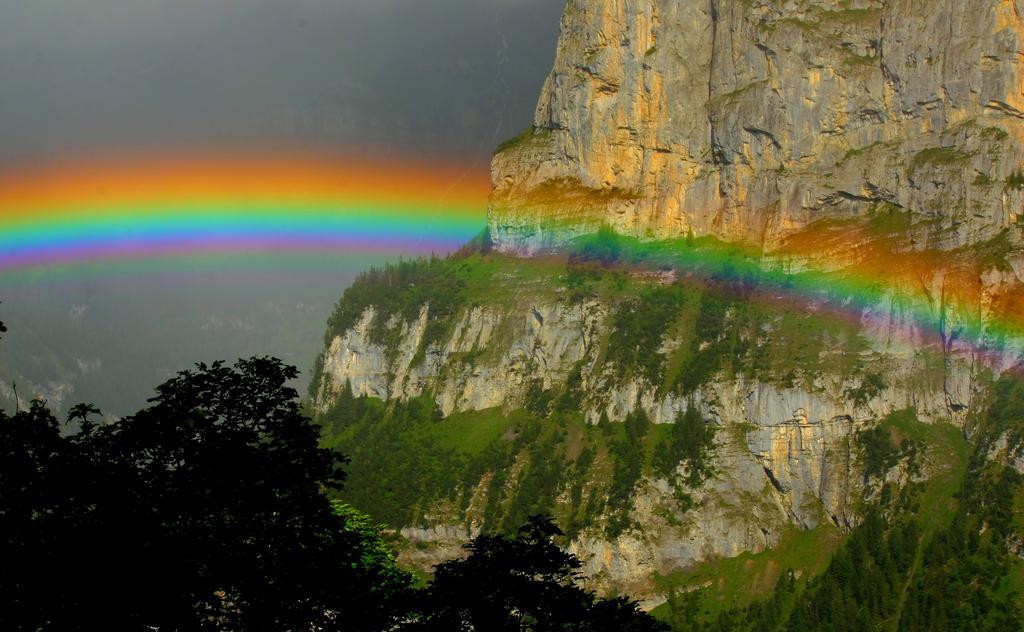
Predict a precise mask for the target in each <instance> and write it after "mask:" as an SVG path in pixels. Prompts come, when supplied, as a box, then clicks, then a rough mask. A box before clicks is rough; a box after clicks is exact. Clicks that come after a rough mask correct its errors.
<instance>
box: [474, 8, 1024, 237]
mask: <svg viewBox="0 0 1024 632" xmlns="http://www.w3.org/2000/svg"><path fill="white" fill-rule="evenodd" d="M1022 10H1024V2H1021V1H1020V0H971V1H970V2H964V1H963V0H934V1H930V2H920V1H918V0H787V1H784V2H778V1H776V0H703V1H700V2H691V1H683V0H615V1H614V2H612V1H611V0H603V1H596V2H595V1H593V0H570V1H569V2H568V3H567V6H566V9H565V13H564V16H563V18H562V27H561V30H562V32H561V39H560V41H559V44H558V51H557V56H556V60H555V65H554V69H553V70H552V72H551V74H550V76H549V77H548V79H547V81H546V83H545V85H544V89H543V92H542V94H541V97H540V99H539V102H538V105H537V112H536V116H535V120H534V125H535V130H534V132H533V133H532V134H528V135H527V137H526V138H524V139H522V140H521V141H520V142H518V143H517V144H515V145H514V146H512V147H510V148H508V149H506V150H504V151H502V152H500V153H498V154H497V155H496V156H495V158H494V161H493V165H492V177H493V187H494V193H493V197H492V204H491V210H490V217H489V225H490V230H491V234H492V237H493V238H494V240H495V243H496V244H497V245H498V247H499V248H501V249H503V250H506V251H518V252H524V253H530V252H535V251H537V250H540V249H543V248H545V247H548V246H552V245H556V244H558V243H560V242H562V241H564V240H566V239H567V238H570V237H572V236H574V235H576V234H579V233H583V232H592V231H593V230H594V229H595V228H596V227H598V226H599V225H601V224H610V225H612V226H614V227H615V228H616V229H618V230H619V231H621V232H624V233H627V234H632V235H635V236H638V237H655V238H656V237H674V236H681V235H686V234H687V233H689V232H690V231H692V232H693V233H694V234H696V235H704V234H710V235H716V236H719V237H722V238H725V239H727V240H748V241H753V242H756V243H760V244H763V245H764V246H765V247H766V248H767V249H769V250H770V249H771V248H773V247H774V246H776V245H778V243H779V242H780V241H781V240H782V239H784V238H785V236H786V235H788V234H790V233H791V232H793V231H794V230H797V229H799V228H801V227H804V226H806V225H807V224H809V223H811V222H813V221H815V220H818V219H821V218H825V217H852V216H858V215H861V214H863V213H865V212H866V211H867V210H868V209H869V208H870V207H871V206H872V205H877V204H879V203H888V204H892V205H895V206H897V207H900V208H903V209H907V210H910V211H914V212H916V213H919V214H922V215H924V216H926V217H934V218H936V219H937V220H938V221H937V222H936V225H935V230H934V233H933V236H932V237H931V239H930V240H929V241H928V242H921V243H918V244H917V245H918V246H919V247H925V246H938V247H943V248H953V247H956V246H959V245H963V244H965V243H971V242H975V241H978V240H981V239H986V238H989V237H991V236H993V235H995V234H997V233H998V232H999V231H1001V230H1003V229H1004V228H1007V227H1014V226H1015V225H1016V222H1017V218H1018V215H1019V214H1020V212H1021V208H1022V197H1021V187H1020V185H1019V184H1016V182H1017V181H1016V180H1014V177H1015V176H1014V174H1016V173H1018V171H1019V170H1020V168H1021V163H1022V158H1024V145H1022V141H1024V120H1022V119H1024V74H1022V65H1021V51H1022V50H1024V41H1022V33H1024V21H1022V18H1021V15H1022ZM1008 183H1009V184H1008ZM1015 234H1016V231H1015Z"/></svg>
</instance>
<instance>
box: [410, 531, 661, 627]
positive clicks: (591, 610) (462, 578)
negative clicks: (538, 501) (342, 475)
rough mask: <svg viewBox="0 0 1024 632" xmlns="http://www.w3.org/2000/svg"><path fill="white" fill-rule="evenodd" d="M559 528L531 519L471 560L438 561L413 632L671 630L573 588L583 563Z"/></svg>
mask: <svg viewBox="0 0 1024 632" xmlns="http://www.w3.org/2000/svg"><path fill="white" fill-rule="evenodd" d="M560 535H562V532H561V530H559V528H558V527H557V526H556V525H555V524H554V523H553V522H552V521H551V519H550V518H548V517H544V516H533V517H531V518H530V519H529V520H528V521H527V523H526V524H525V525H524V526H523V527H522V528H520V529H519V532H518V533H517V534H516V535H515V536H513V537H511V538H510V537H506V536H501V535H480V536H478V537H476V538H475V539H473V541H472V542H470V543H469V544H468V545H466V549H467V550H468V551H469V557H467V558H466V559H464V560H455V561H450V562H445V563H443V564H440V565H439V566H438V567H437V569H436V573H435V575H434V580H433V582H432V583H431V585H430V587H429V588H428V589H427V591H426V593H425V596H424V600H423V604H422V609H421V615H420V617H419V618H418V619H417V620H416V621H414V622H412V623H410V624H409V625H408V626H407V628H408V629H413V630H438V631H440V630H444V631H446V632H447V631H450V630H474V631H478V632H484V631H486V632H504V631H520V630H534V631H546V630H580V631H585V630H593V631H598V630H602V631H603V630H608V631H612V630H615V631H617V632H630V631H637V632H641V631H643V632H646V631H655V630H665V629H667V628H666V627H665V626H663V625H662V624H661V623H659V622H658V621H657V620H655V619H654V618H653V617H651V616H650V615H647V614H646V613H643V612H641V611H640V610H639V608H638V606H637V604H636V603H635V602H632V601H629V600H627V599H622V598H617V599H597V598H596V597H595V595H594V593H592V592H589V591H587V590H584V589H582V588H580V587H579V586H577V585H576V582H575V580H576V579H578V571H579V569H580V566H581V564H580V561H579V560H578V559H577V558H576V557H575V556H574V555H572V554H570V553H567V552H565V551H563V550H561V549H560V548H559V547H558V546H557V545H555V543H554V542H553V538H554V537H556V536H560Z"/></svg>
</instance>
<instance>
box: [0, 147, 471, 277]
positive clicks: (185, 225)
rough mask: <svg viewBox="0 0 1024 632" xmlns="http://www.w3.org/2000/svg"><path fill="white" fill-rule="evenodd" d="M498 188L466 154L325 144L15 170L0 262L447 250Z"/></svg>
mask: <svg viewBox="0 0 1024 632" xmlns="http://www.w3.org/2000/svg"><path fill="white" fill-rule="evenodd" d="M488 188H489V182H488V180H487V178H486V173H478V172H477V171H476V170H473V169H468V168H465V167H461V166H452V165H444V164H427V163H425V162H422V161H415V160H406V159H402V160H395V159H389V160H387V161H381V160H374V159H365V158H356V157H339V156H327V155H317V156H310V155H303V156H280V155H275V156H273V157H271V158H267V157H261V156H256V157H252V156H228V155H221V156H177V157H163V158H158V159H148V160H142V161H140V160H130V159H121V160H106V161H100V162H95V163H91V164H70V165H59V166H48V167H43V168H34V169H22V170H17V171H7V172H5V173H0V275H5V274H7V275H9V274H11V273H17V272H25V271H28V270H38V269H40V268H46V267H50V268H52V267H59V266H64V267H68V266H81V265H89V264H96V263H103V262H107V263H109V262H113V261H119V262H122V263H127V264H129V265H132V266H135V265H149V264H152V262H154V261H161V260H163V261H175V260H183V259H186V258H190V259H191V260H196V259H197V258H199V259H202V258H206V259H209V260H214V259H216V260H218V261H221V262H223V261H224V260H225V259H228V260H230V259H231V258H233V257H237V258H238V260H239V261H242V262H245V261H249V262H251V259H252V257H253V256H255V255H259V254H277V255H280V254H298V255H303V256H307V257H308V256H310V255H314V254H319V255H330V254H332V253H333V254H345V255H350V256H351V255H359V254H364V255H381V254H386V255H389V256H395V257H397V256H418V255H424V254H430V253H438V254H443V253H445V252H448V251H451V250H454V249H456V248H458V247H459V246H461V245H462V244H464V243H465V242H466V241H467V240H468V239H470V238H471V237H472V236H473V235H474V234H476V233H479V231H480V230H481V229H482V228H483V226H484V222H485V218H484V215H485V209H486V203H487V195H488ZM243 265H247V264H243Z"/></svg>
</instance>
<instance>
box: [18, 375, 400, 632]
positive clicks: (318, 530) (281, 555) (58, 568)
mask: <svg viewBox="0 0 1024 632" xmlns="http://www.w3.org/2000/svg"><path fill="white" fill-rule="evenodd" d="M295 376H296V371H295V369H294V368H292V367H287V366H284V365H282V364H281V362H280V361H278V360H274V359H269V358H254V359H250V360H243V361H239V362H238V363H237V364H236V365H235V366H234V367H228V366H225V365H223V364H221V363H216V364H213V365H210V366H206V365H198V366H197V368H196V369H195V370H192V371H187V372H182V373H180V374H179V375H178V376H177V377H175V378H174V379H172V380H170V381H168V382H166V383H165V384H163V385H162V386H160V387H159V388H158V389H157V393H158V395H157V396H156V398H154V399H153V400H151V401H152V405H151V406H150V407H148V408H146V409H144V410H142V411H140V412H139V413H137V414H135V415H133V416H131V417H127V418H124V419H122V420H120V421H118V422H116V423H113V424H110V425H97V424H95V423H93V422H91V421H90V419H89V417H90V416H91V415H93V414H95V413H96V412H98V411H96V410H95V409H94V408H92V407H88V406H77V407H75V408H73V409H72V411H71V415H70V416H71V418H72V419H74V420H76V421H78V422H79V425H80V427H81V430H80V431H79V432H77V433H75V434H69V435H64V434H62V433H61V431H60V427H59V424H58V422H57V421H56V420H55V419H54V417H53V416H52V415H51V414H50V413H49V412H48V411H47V410H46V408H45V407H44V406H43V405H42V404H40V403H39V402H35V403H33V405H32V406H31V408H30V409H29V410H26V411H22V412H20V413H18V414H16V415H14V416H7V415H3V414H0V533H2V534H3V535H2V536H0V538H2V539H0V549H2V550H0V559H3V564H0V628H3V629H16V630H17V629H31V630H37V629H61V630H64V629H111V628H114V629H146V628H151V629H160V630H185V629H188V630H191V629H214V630H216V629H225V630H227V629H230V630H285V629H295V630H297V629H305V630H313V629H345V630H381V629H387V628H389V627H392V626H393V625H394V624H396V623H397V622H398V621H399V620H400V619H401V618H402V617H403V616H404V613H405V612H406V611H407V610H406V605H405V604H407V603H408V597H409V596H410V594H411V591H410V579H409V577H408V575H406V574H405V573H403V572H400V571H398V570H397V569H396V568H395V567H394V565H393V562H392V561H391V558H390V557H389V556H388V555H384V554H383V549H382V545H381V543H380V541H379V539H377V538H376V535H375V533H374V532H372V531H368V529H367V525H366V523H365V520H359V519H356V518H355V517H354V514H352V512H349V511H339V510H337V509H336V508H334V507H332V506H331V504H330V502H329V501H328V499H327V497H326V495H325V493H324V492H325V490H326V489H329V488H336V487H338V486H339V485H340V484H341V483H342V481H343V478H344V477H343V473H342V470H341V469H340V468H341V466H342V464H343V462H344V459H343V457H341V456H340V455H339V454H338V453H335V452H332V451H329V450H325V449H322V448H320V447H319V445H318V441H319V428H318V427H317V426H315V425H314V424H313V423H312V422H311V421H310V420H309V419H307V418H306V417H304V416H303V415H302V414H301V412H300V410H299V406H298V403H297V396H296V393H295V392H294V390H293V389H291V388H289V387H288V386H287V385H286V384H287V382H288V380H290V379H292V378H294V377H295Z"/></svg>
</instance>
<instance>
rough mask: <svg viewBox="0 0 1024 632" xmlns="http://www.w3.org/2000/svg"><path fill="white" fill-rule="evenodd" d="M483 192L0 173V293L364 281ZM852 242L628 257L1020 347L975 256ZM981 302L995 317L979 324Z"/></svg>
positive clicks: (292, 159) (363, 167) (838, 234)
mask: <svg viewBox="0 0 1024 632" xmlns="http://www.w3.org/2000/svg"><path fill="white" fill-rule="evenodd" d="M488 194H489V179H488V178H487V174H486V173H485V172H483V171H482V170H480V171H478V170H475V169H472V168H467V167H464V166H459V165H450V164H443V163H437V162H432V163H428V162H426V161H422V160H414V159H394V158H389V159H387V160H386V161H385V160H375V159H372V158H370V159H367V158H362V157H353V156H348V157H345V156H332V155H285V154H280V153H275V154H274V155H273V156H272V157H267V156H260V155H256V156H252V155H203V156H195V155H191V156H176V157H162V158H156V159H152V158H151V159H146V160H131V159H121V160H112V159H111V160H105V161H99V162H93V163H90V164H69V165H58V166H50V167H45V168H34V169H22V170H18V171H7V172H3V173H0V281H3V280H4V279H5V278H6V279H10V278H14V277H17V276H18V275H22V276H24V277H25V278H28V279H30V282H36V281H37V280H38V279H39V275H38V271H39V270H54V269H60V270H64V271H65V273H66V271H67V270H69V269H70V270H73V269H77V268H82V267H84V266H98V268H97V269H98V270H100V271H101V273H102V274H109V273H110V272H111V270H112V269H113V268H116V269H130V270H135V271H138V273H139V274H141V275H147V274H155V272H156V271H157V270H167V269H177V268H183V267H185V268H188V267H190V266H192V267H195V266H199V267H202V266H204V265H205V266H209V267H210V268H213V269H217V270H224V269H229V268H231V267H232V266H234V267H236V268H237V269H240V270H243V271H248V272H251V271H254V270H260V271H261V274H263V275H266V274H267V273H274V272H277V271H280V270H281V269H282V268H288V267H292V268H293V269H297V270H298V271H299V273H300V274H306V273H310V272H312V273H315V272H322V271H324V270H331V271H335V270H337V264H338V262H339V261H340V260H342V259H345V261H346V264H345V267H347V268H349V269H352V268H357V269H358V268H365V267H367V264H368V263H371V262H372V263H379V262H381V261H382V260H385V259H388V258H397V257H400V256H405V257H415V256H421V255H427V254H431V253H436V254H444V253H447V252H451V251H454V250H456V249H458V248H459V247H460V246H462V245H463V244H465V243H466V242H467V241H468V240H470V239H471V238H472V237H473V236H474V235H476V234H478V233H479V232H480V230H481V229H482V228H483V226H484V224H485V210H486V204H487V197H488ZM833 229H834V230H833ZM858 230H859V229H857V228H856V227H851V226H834V227H831V228H830V227H828V226H825V227H824V228H823V229H821V230H819V231H817V232H815V231H810V232H808V233H805V234H803V235H798V236H797V237H795V238H793V239H791V240H790V241H789V242H788V243H787V244H786V247H785V248H783V249H782V250H780V251H779V252H777V253H775V256H774V257H773V259H774V261H775V262H776V263H774V264H770V265H766V261H769V260H768V259H766V258H765V257H763V256H762V255H761V253H760V252H758V251H757V250H756V249H749V248H747V249H745V248H744V247H742V246H738V245H736V244H721V243H719V242H714V241H713V240H699V242H700V244H699V245H698V247H696V248H693V247H691V246H689V245H688V244H687V243H686V241H685V240H678V241H674V242H673V241H670V242H662V243H661V244H660V245H647V246H643V245H639V244H637V245H635V246H634V248H635V249H638V250H644V251H648V252H647V253H646V256H647V257H650V258H651V259H653V260H659V259H660V260H664V262H665V263H669V264H671V265H673V266H674V267H676V268H677V269H681V270H687V271H693V273H695V274H706V275H709V276H713V277H717V278H722V277H729V276H732V277H734V278H738V279H739V278H742V279H748V280H753V281H754V282H756V283H757V284H759V285H761V286H762V288H769V289H771V290H772V291H775V292H777V293H778V294H779V295H780V297H782V298H783V299H784V300H789V299H786V298H785V297H787V296H788V297H789V298H790V299H792V300H795V301H797V302H798V303H803V302H805V301H806V300H807V299H811V300H813V301H815V302H822V301H823V303H822V304H823V310H824V311H826V312H828V313H834V314H836V315H837V316H840V317H846V318H856V319H858V320H859V321H861V322H863V323H864V324H866V325H868V326H870V324H871V323H870V320H871V311H872V310H874V309H877V308H878V306H884V305H886V304H890V305H892V304H895V303H899V304H900V305H901V310H900V311H901V312H902V313H903V314H906V315H907V316H908V317H909V318H910V319H911V320H913V321H914V322H915V323H916V324H917V325H918V326H919V327H920V328H921V329H923V330H925V331H928V332H932V333H933V334H934V336H936V337H937V338H938V339H939V343H940V344H942V345H943V346H946V345H949V344H950V343H951V341H950V340H948V339H947V337H948V336H954V337H957V338H959V339H961V340H973V341H981V340H984V341H987V344H991V345H994V346H995V347H996V348H999V347H1002V346H1003V345H1004V344H1006V342H1007V341H1008V339H1022V338H1024V288H1022V287H1021V286H1020V284H1019V283H1014V284H1012V285H1009V286H1005V287H1003V288H1002V291H1001V292H999V293H998V294H996V295H991V296H989V295H986V294H985V292H986V290H985V289H984V288H982V287H981V286H980V285H979V275H980V274H981V273H983V272H984V270H983V269H980V268H978V266H977V265H975V263H974V262H973V261H972V257H964V258H963V261H962V262H961V263H960V264H957V265H953V266H951V265H950V257H949V256H948V255H946V254H942V253H929V252H921V253H917V254H914V253H912V252H911V253H908V251H907V250H906V249H904V248H901V247H899V244H894V243H893V241H892V239H891V236H887V235H868V234H862V233H859V232H858ZM843 240H848V241H849V243H843ZM855 250H856V251H857V255H856V257H854V258H853V259H850V260H848V261H845V262H840V261H838V260H835V261H824V262H822V260H821V253H822V252H829V251H831V252H834V253H850V252H853V251H855ZM837 259H838V257H837ZM787 261H802V262H804V263H803V264H801V265H802V268H801V271H800V272H799V273H798V274H792V273H790V272H789V266H788V264H786V262H787ZM779 262H781V264H780V263H779ZM815 262H817V263H815ZM779 265H782V267H779ZM111 266H113V268H112V267H111ZM939 274H942V275H945V276H946V282H945V285H946V287H950V288H953V290H951V291H952V292H953V294H954V295H951V296H950V297H947V298H948V299H950V300H948V301H946V303H944V304H941V305H937V304H936V302H935V297H930V296H929V295H928V293H929V290H928V288H927V287H925V286H926V285H927V284H928V283H929V282H930V281H929V279H933V278H935V277H936V275H939ZM26 275H27V276H26ZM908 288H909V289H908ZM982 304H984V305H986V310H987V313H980V312H979V311H978V306H979V305H982ZM947 307H948V309H947ZM843 315H845V316H843ZM877 320H879V321H880V322H885V318H879V319H877ZM951 323H952V324H953V326H950V324H951ZM982 351H983V352H986V350H982Z"/></svg>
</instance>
